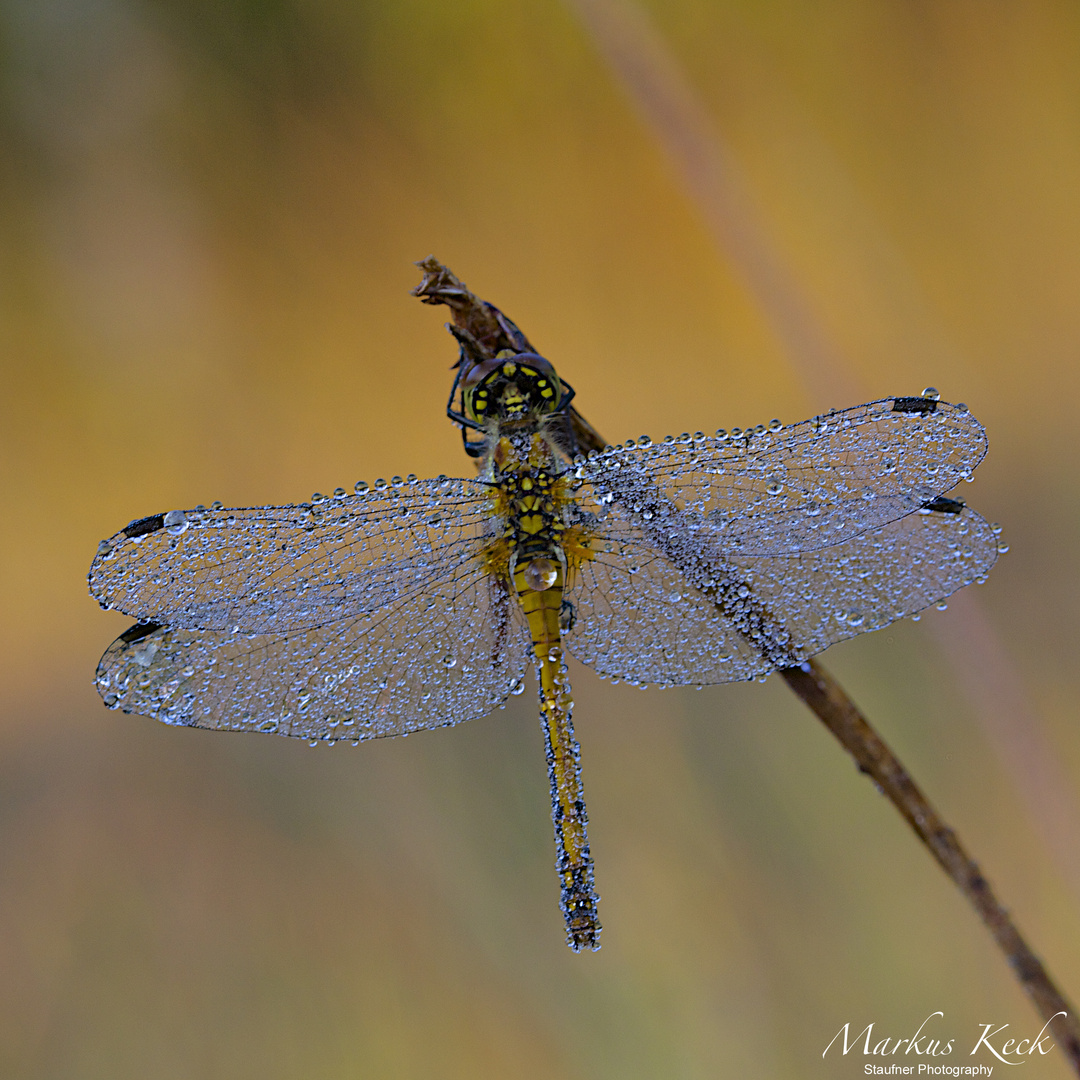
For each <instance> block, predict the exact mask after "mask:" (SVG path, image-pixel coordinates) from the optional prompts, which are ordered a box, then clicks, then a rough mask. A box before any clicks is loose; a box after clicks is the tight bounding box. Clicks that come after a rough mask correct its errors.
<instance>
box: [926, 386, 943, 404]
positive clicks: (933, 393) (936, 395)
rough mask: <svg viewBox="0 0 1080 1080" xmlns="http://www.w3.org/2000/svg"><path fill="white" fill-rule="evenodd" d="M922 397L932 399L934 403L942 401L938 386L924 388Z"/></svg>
mask: <svg viewBox="0 0 1080 1080" xmlns="http://www.w3.org/2000/svg"><path fill="white" fill-rule="evenodd" d="M922 396H923V397H925V398H930V399H931V400H932V401H940V400H941V392H940V391H939V390H938V388H937V387H936V386H926V387H923V392H922Z"/></svg>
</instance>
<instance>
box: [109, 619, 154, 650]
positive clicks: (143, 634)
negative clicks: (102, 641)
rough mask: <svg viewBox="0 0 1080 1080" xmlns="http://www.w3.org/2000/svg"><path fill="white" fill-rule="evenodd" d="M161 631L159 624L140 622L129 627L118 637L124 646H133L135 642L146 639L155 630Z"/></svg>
mask: <svg viewBox="0 0 1080 1080" xmlns="http://www.w3.org/2000/svg"><path fill="white" fill-rule="evenodd" d="M160 629H161V623H156V622H141V623H136V624H135V625H134V626H131V627H129V628H128V629H127V630H125V631H124V632H123V633H122V634H121V635H120V637H119V639H118V640H120V641H122V642H123V643H124V644H125V645H134V644H135V643H136V642H139V641H142V639H143V638H148V637H149V636H150V635H151V634H152V633H153V632H154V631H155V630H160Z"/></svg>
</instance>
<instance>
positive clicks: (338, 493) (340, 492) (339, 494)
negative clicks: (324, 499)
mask: <svg viewBox="0 0 1080 1080" xmlns="http://www.w3.org/2000/svg"><path fill="white" fill-rule="evenodd" d="M334 498H335V499H344V498H345V489H344V488H334Z"/></svg>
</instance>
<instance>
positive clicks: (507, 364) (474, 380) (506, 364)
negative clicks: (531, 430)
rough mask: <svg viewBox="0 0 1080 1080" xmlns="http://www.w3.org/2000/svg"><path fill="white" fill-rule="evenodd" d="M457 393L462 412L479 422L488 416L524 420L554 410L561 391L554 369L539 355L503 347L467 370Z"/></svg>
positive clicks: (558, 401)
mask: <svg viewBox="0 0 1080 1080" xmlns="http://www.w3.org/2000/svg"><path fill="white" fill-rule="evenodd" d="M461 394H462V403H463V405H464V407H465V415H466V416H467V417H468V418H469V419H470V420H474V421H476V422H478V423H481V422H483V421H484V420H486V419H488V418H489V417H494V418H495V419H497V420H524V419H526V418H527V417H528V416H530V415H533V416H536V415H540V414H543V413H550V412H554V411H555V410H556V409H557V408H558V407H559V404H560V403H561V402H562V400H563V398H564V396H565V391H564V389H563V385H562V383H561V382H560V381H559V377H558V375H556V374H555V369H554V368H553V367H552V366H551V364H550V363H548V361H547V360H545V359H544V358H543V357H542V356H538V355H537V354H536V353H512V352H510V351H509V350H504V351H503V352H501V353H499V355H498V356H496V357H495V359H494V360H485V361H484V362H483V363H480V364H476V365H475V366H474V367H473V368H472V369H471V370H470V371H469V373H468V375H466V376H465V378H464V379H463V380H462V384H461Z"/></svg>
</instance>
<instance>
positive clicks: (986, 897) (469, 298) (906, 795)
mask: <svg viewBox="0 0 1080 1080" xmlns="http://www.w3.org/2000/svg"><path fill="white" fill-rule="evenodd" d="M417 265H418V266H420V267H421V268H422V269H423V271H424V280H423V282H422V283H421V284H420V285H419V286H418V287H417V288H416V289H415V290H413V295H415V296H419V297H420V298H421V299H422V300H423V301H424V302H425V303H428V304H446V305H448V306H449V307H450V309H451V311H452V312H453V317H454V326H452V327H450V329H451V331H452V332H453V333H454V336H455V337H457V339H458V341H459V343H460V344H461V345H462V362H463V363H465V362H479V361H480V360H482V359H487V358H490V357H492V356H494V355H495V353H496V352H498V351H499V350H500V349H503V348H513V349H516V350H519V351H523V350H525V349H528V350H530V351H531V350H532V347H531V346H530V345H529V344H528V341H527V339H526V338H525V335H524V334H522V333H521V331H520V330H518V328H517V327H516V326H515V325H514V324H513V323H512V322H511V321H510V320H509V319H507V318H506V316H505V315H503V314H502V312H501V311H499V309H498V308H496V307H494V306H493V305H492V304H489V303H487V302H486V301H484V300H480V299H479V298H478V297H476V296H474V295H473V293H471V292H470V291H469V290H468V289H467V288H466V287H465V286H464V285H463V284H462V283H461V282H460V281H459V280H458V279H457V278H456V277H455V276H454V275H453V274H452V273H451V272H450V271H449V270H447V268H446V267H445V266H443V265H442V264H441V263H439V262H438V261H437V260H436V259H435V258H434V257H431V256H429V257H428V258H427V259H425V260H424V261H423V262H421V263H418V264H417ZM572 423H573V430H574V435H575V438H576V439H577V440H578V446H579V448H581V449H593V448H596V449H602V448H603V446H604V445H605V443H604V440H603V439H602V438H601V437H600V435H599V434H598V433H597V432H596V430H595V429H594V428H593V427H592V426H591V425H590V424H588V422H587V421H586V420H585V419H584V418H583V417H582V416H581V415H580V414H579V413H578V412H577V411H576V410H572ZM780 674H781V675H782V676H783V677H784V680H785V681H786V682H787V684H788V686H790V687H791V689H792V691H793V692H794V693H795V694H797V695H798V696H799V697H800V698H801V699H802V701H803V702H804V703H805V704H806V705H807V706H808V707H809V708H810V710H811V711H812V712H813V713H814V714H815V715H816V716H817V717H818V719H819V720H821V722H822V723H823V724H824V725H825V726H826V727H827V728H828V729H829V731H830V732H832V734H833V735H834V736H835V737H836V739H837V740H838V741H839V742H840V745H841V746H843V747H844V749H845V750H847V752H848V753H849V754H851V756H852V757H853V758H854V759H855V763H856V764H857V765H858V767H859V769H860V770H861V771H862V772H864V773H866V774H867V775H868V776H870V777H871V778H872V779H873V780H874V782H875V783H876V784H877V786H878V787H879V788H880V789H881V790H882V792H884V794H885V795H886V796H887V797H888V799H889V800H890V801H891V802H892V804H893V805H894V806H895V807H896V809H897V810H899V812H900V813H901V815H902V816H903V817H904V818H905V820H906V821H907V822H908V824H909V825H910V826H911V827H912V829H913V830H914V831H915V834H916V836H918V837H919V839H920V840H921V841H922V842H923V843H924V844H925V845H926V847H927V848H928V849H929V850H930V853H931V855H933V856H934V858H935V859H936V860H937V861H938V863H939V864H940V865H941V867H942V869H943V870H944V871H945V873H946V874H948V875H949V877H950V878H952V880H953V881H954V882H955V884H956V886H957V888H959V889H960V891H961V892H962V893H963V894H964V896H965V897H967V899H968V902H969V903H970V904H971V905H972V907H974V908H975V911H976V912H977V913H978V915H979V918H981V919H982V921H983V922H984V923H985V924H986V926H987V927H988V928H989V930H990V933H991V934H992V935H993V937H994V940H995V941H996V942H997V944H998V947H999V948H1000V949H1001V951H1002V952H1003V953H1004V954H1005V959H1006V960H1007V961H1008V962H1009V965H1010V966H1011V967H1012V969H1013V971H1014V972H1015V973H1016V977H1017V979H1019V980H1020V984H1021V985H1022V986H1023V988H1024V990H1025V991H1026V992H1027V994H1028V996H1029V997H1030V998H1031V1000H1032V1001H1033V1002H1034V1004H1035V1008H1036V1010H1037V1011H1038V1013H1039V1015H1040V1016H1041V1017H1042V1018H1043V1020H1045V1021H1048V1023H1049V1027H1050V1030H1051V1032H1052V1033H1053V1035H1054V1037H1055V1038H1056V1039H1057V1040H1058V1042H1059V1044H1060V1045H1061V1048H1062V1049H1063V1050H1064V1052H1065V1054H1066V1056H1067V1057H1068V1058H1069V1061H1070V1062H1071V1064H1072V1066H1073V1069H1074V1070H1075V1072H1076V1074H1077V1075H1078V1076H1080V1023H1078V1020H1077V1017H1076V1014H1075V1011H1074V1010H1073V1008H1072V1006H1071V1005H1070V1004H1069V1002H1068V1001H1067V1000H1066V998H1065V996H1064V995H1063V994H1062V993H1061V991H1060V990H1059V989H1058V988H1057V986H1056V984H1055V983H1054V980H1053V979H1052V978H1051V977H1050V975H1049V973H1048V972H1047V970H1046V968H1045V967H1044V966H1043V963H1042V961H1041V960H1040V959H1039V958H1038V957H1037V956H1036V955H1035V953H1034V952H1033V951H1032V950H1031V947H1030V946H1029V945H1028V944H1027V942H1026V941H1025V940H1024V938H1023V936H1022V935H1021V934H1020V931H1019V930H1018V929H1017V927H1016V924H1015V923H1014V922H1013V921H1012V919H1011V918H1010V917H1009V913H1008V912H1007V911H1006V910H1005V908H1004V907H1002V905H1001V903H1000V902H999V901H998V899H997V897H996V896H995V895H994V892H993V890H992V889H991V888H990V885H989V883H988V882H987V880H986V878H984V877H983V875H982V873H981V871H980V870H979V867H978V865H977V864H976V863H975V861H974V860H973V859H972V858H971V856H970V855H968V853H967V852H966V851H965V850H964V848H963V847H962V846H961V844H960V842H959V840H958V839H957V838H956V833H955V832H954V831H953V830H952V829H951V828H949V826H948V825H946V824H945V822H944V821H942V819H941V817H940V816H939V814H938V813H937V811H936V810H935V809H934V808H933V807H932V806H931V805H930V803H929V802H928V801H927V799H926V796H925V795H923V793H922V791H920V790H919V787H918V786H917V785H916V783H915V781H914V780H912V779H911V776H910V775H909V774H908V771H907V770H906V769H905V768H904V766H903V765H902V764H901V763H900V760H899V759H898V758H897V757H896V755H895V754H894V753H893V752H892V751H891V750H890V749H889V747H888V746H887V745H886V744H885V742H884V740H883V739H882V738H881V737H880V736H879V735H878V734H877V733H876V732H875V731H874V729H873V728H872V727H871V726H870V724H869V723H868V722H867V720H866V718H865V717H864V716H863V715H862V713H861V712H860V711H859V709H858V707H857V706H856V705H855V703H854V702H853V701H852V700H851V698H850V697H848V695H847V694H846V693H845V691H844V689H843V687H842V686H841V685H840V684H839V683H838V682H837V681H836V680H835V679H834V678H833V677H832V676H831V675H830V674H829V673H828V672H827V671H826V670H825V669H824V668H823V667H822V666H821V665H820V664H819V663H817V662H816V661H814V660H810V661H808V662H807V663H805V664H803V665H802V666H800V667H792V668H785V669H784V670H782V671H781V672H780Z"/></svg>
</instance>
